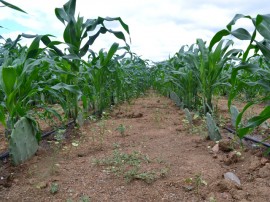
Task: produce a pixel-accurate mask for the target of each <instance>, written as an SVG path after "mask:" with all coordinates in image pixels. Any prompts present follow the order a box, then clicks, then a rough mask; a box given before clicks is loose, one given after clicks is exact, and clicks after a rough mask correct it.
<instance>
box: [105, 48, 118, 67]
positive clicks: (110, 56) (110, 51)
mask: <svg viewBox="0 0 270 202" xmlns="http://www.w3.org/2000/svg"><path fill="white" fill-rule="evenodd" d="M118 47H119V44H118V43H113V45H112V46H111V48H110V50H109V52H108V54H107V56H106V58H105V61H104V66H106V65H108V63H109V62H110V60H111V59H112V57H113V56H114V54H115V53H116V51H117V50H118Z"/></svg>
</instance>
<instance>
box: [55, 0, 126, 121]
mask: <svg viewBox="0 0 270 202" xmlns="http://www.w3.org/2000/svg"><path fill="white" fill-rule="evenodd" d="M75 10H76V0H70V1H68V2H67V3H66V4H65V5H64V6H63V8H56V9H55V14H56V17H57V18H58V19H59V20H60V21H61V22H62V23H63V24H65V25H66V28H65V30H64V33H63V38H64V42H65V44H66V45H67V46H68V48H67V51H68V53H66V54H64V53H62V52H61V51H57V52H55V53H56V55H58V56H60V57H61V58H63V59H64V60H66V62H64V63H65V64H64V65H63V63H62V62H60V64H59V63H57V64H58V67H60V68H61V71H64V72H65V74H67V75H69V76H66V77H65V76H63V77H65V78H64V80H65V82H67V84H69V85H75V86H78V85H80V82H81V81H84V82H87V78H86V79H82V80H80V78H81V77H82V76H85V72H84V71H83V63H84V61H83V60H82V57H83V56H85V55H86V54H87V53H88V51H89V47H90V46H91V45H92V44H93V43H94V41H95V40H96V38H97V37H98V36H99V35H100V34H105V33H107V32H109V33H112V34H113V35H114V36H116V37H117V38H118V39H121V40H123V41H124V42H126V38H125V35H124V34H123V32H121V31H113V30H111V29H108V28H107V27H106V26H105V24H104V22H105V21H118V22H119V23H120V24H121V26H122V27H123V28H124V30H125V31H126V32H127V33H128V34H129V28H128V25H126V24H125V23H124V22H123V21H122V19H121V18H119V17H118V18H109V17H107V18H102V17H98V18H97V19H87V20H86V21H84V18H83V17H80V16H78V17H77V18H75ZM96 29H98V31H97V32H96V33H95V34H94V35H91V36H89V34H88V33H89V32H91V31H95V30H96ZM87 37H88V40H87V41H86V42H85V43H84V44H83V40H84V39H86V38H87ZM54 43H56V44H59V43H60V42H54ZM117 48H118V45H117V44H114V45H113V48H111V49H110V50H112V51H109V56H108V57H107V58H106V59H105V60H104V62H103V64H102V65H107V64H108V63H109V61H110V58H111V57H112V55H113V54H114V53H115V52H116V50H117ZM101 58H102V57H101ZM103 59H104V58H103ZM61 78H62V77H60V79H61ZM87 87H88V88H87ZM82 89H84V90H85V91H87V92H89V91H90V90H91V88H90V86H89V85H88V83H85V84H84V85H83V88H82ZM80 98H81V97H80V96H78V95H74V94H71V95H68V94H67V96H66V99H67V100H68V107H67V109H68V116H69V117H71V118H73V119H74V120H76V118H77V115H78V112H79V105H78V101H79V100H80ZM83 99H84V101H87V99H86V97H84V98H83ZM85 105H86V104H85Z"/></svg>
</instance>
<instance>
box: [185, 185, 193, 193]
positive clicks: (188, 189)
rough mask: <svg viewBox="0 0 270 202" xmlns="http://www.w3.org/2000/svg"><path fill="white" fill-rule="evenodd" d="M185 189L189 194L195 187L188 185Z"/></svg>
mask: <svg viewBox="0 0 270 202" xmlns="http://www.w3.org/2000/svg"><path fill="white" fill-rule="evenodd" d="M183 189H184V190H185V191H187V192H188V191H192V190H193V189H194V187H193V186H188V185H186V186H183Z"/></svg>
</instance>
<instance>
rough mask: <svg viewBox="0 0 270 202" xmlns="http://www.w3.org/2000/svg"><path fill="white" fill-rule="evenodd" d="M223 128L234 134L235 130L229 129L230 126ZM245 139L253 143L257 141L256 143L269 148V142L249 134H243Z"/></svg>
mask: <svg viewBox="0 0 270 202" xmlns="http://www.w3.org/2000/svg"><path fill="white" fill-rule="evenodd" d="M223 129H225V130H227V131H228V132H230V133H232V134H236V132H235V130H233V129H231V128H228V127H223ZM243 138H244V139H245V140H249V141H251V142H254V143H257V144H261V145H263V146H265V147H267V148H270V144H269V143H267V142H261V141H259V140H257V139H255V138H253V137H250V136H249V135H247V136H244V137H243Z"/></svg>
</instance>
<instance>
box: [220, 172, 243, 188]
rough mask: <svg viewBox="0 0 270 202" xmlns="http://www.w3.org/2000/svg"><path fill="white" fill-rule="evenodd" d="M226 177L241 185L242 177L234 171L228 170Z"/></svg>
mask: <svg viewBox="0 0 270 202" xmlns="http://www.w3.org/2000/svg"><path fill="white" fill-rule="evenodd" d="M224 178H225V179H227V180H230V181H233V182H235V183H236V184H237V185H239V186H241V182H240V179H239V178H238V177H237V176H236V175H235V174H234V173H232V172H227V173H225V174H224Z"/></svg>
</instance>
